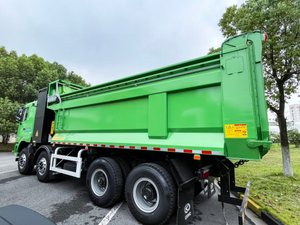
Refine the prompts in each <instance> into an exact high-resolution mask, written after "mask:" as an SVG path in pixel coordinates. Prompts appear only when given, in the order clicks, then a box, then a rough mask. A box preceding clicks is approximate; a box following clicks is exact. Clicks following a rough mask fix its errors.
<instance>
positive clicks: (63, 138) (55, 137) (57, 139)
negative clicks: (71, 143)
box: [52, 133, 66, 141]
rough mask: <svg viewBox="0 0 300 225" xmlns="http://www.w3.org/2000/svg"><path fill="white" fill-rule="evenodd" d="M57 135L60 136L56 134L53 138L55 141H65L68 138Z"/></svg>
mask: <svg viewBox="0 0 300 225" xmlns="http://www.w3.org/2000/svg"><path fill="white" fill-rule="evenodd" d="M57 135H58V133H56V134H55V135H54V136H53V138H52V140H53V141H63V140H65V138H66V137H57Z"/></svg>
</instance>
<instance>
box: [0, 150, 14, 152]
mask: <svg viewBox="0 0 300 225" xmlns="http://www.w3.org/2000/svg"><path fill="white" fill-rule="evenodd" d="M0 152H14V150H0Z"/></svg>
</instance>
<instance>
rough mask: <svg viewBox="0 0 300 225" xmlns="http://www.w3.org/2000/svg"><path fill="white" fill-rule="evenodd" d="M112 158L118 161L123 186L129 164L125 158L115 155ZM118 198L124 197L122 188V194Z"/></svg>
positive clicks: (129, 169) (128, 171)
mask: <svg viewBox="0 0 300 225" xmlns="http://www.w3.org/2000/svg"><path fill="white" fill-rule="evenodd" d="M113 159H114V160H115V161H116V162H117V163H118V165H119V167H120V169H121V172H122V176H123V187H125V183H126V179H127V177H128V175H129V173H130V171H131V166H130V164H129V163H128V162H127V160H126V159H124V158H121V157H118V156H115V157H113ZM120 199H122V200H123V199H125V192H124V188H123V189H122V194H121V196H120Z"/></svg>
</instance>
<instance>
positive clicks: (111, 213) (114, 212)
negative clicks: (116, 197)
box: [99, 201, 124, 225]
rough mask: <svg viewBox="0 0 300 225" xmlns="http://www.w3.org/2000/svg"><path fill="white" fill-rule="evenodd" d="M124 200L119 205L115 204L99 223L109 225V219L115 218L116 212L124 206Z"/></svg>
mask: <svg viewBox="0 0 300 225" xmlns="http://www.w3.org/2000/svg"><path fill="white" fill-rule="evenodd" d="M123 203H124V201H123V202H120V203H119V204H118V205H115V206H114V207H113V208H112V209H111V210H110V211H109V212H108V213H107V214H106V216H105V217H104V218H103V220H102V221H101V222H100V223H99V225H107V224H108V223H109V221H110V220H111V219H112V218H113V216H114V215H115V214H116V212H117V211H118V210H119V208H120V207H121V206H122V204H123Z"/></svg>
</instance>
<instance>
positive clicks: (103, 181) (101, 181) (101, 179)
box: [98, 176, 106, 189]
mask: <svg viewBox="0 0 300 225" xmlns="http://www.w3.org/2000/svg"><path fill="white" fill-rule="evenodd" d="M98 185H99V187H100V188H101V189H105V187H106V179H105V177H103V176H101V177H99V179H98Z"/></svg>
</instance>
